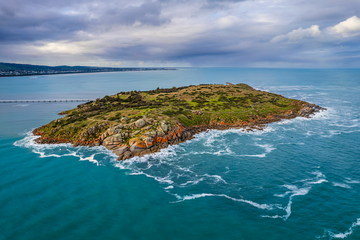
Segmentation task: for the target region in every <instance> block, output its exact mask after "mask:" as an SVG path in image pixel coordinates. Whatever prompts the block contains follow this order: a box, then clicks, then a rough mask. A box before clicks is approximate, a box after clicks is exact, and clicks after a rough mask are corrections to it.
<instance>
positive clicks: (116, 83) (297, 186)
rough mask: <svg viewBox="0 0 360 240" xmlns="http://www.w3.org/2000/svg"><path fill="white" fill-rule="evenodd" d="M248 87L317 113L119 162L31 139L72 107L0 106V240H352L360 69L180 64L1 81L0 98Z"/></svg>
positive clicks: (359, 149) (359, 205)
mask: <svg viewBox="0 0 360 240" xmlns="http://www.w3.org/2000/svg"><path fill="white" fill-rule="evenodd" d="M225 82H232V83H246V84H249V85H251V86H253V87H255V88H257V89H260V90H265V91H270V92H274V93H278V94H281V95H283V96H285V97H289V98H296V99H301V100H304V101H308V102H312V103H315V104H318V105H320V106H322V107H326V108H327V109H328V110H327V111H324V112H321V113H318V114H316V115H315V116H314V117H313V118H311V119H307V118H296V119H293V120H285V121H282V122H279V123H272V124H269V125H268V126H267V127H266V129H265V130H264V131H255V132H244V131H243V130H241V129H232V130H226V131H209V132H207V133H201V134H198V135H196V137H195V139H193V140H191V141H188V142H185V143H182V144H179V145H176V146H172V147H169V148H167V149H163V150H162V151H161V152H160V153H156V154H152V155H148V156H146V157H142V158H138V157H137V158H133V159H131V160H127V161H124V162H117V161H116V156H115V155H113V154H112V153H111V152H109V151H107V150H105V149H103V148H102V147H93V148H87V147H76V148H73V147H71V145H66V144H61V145H38V144H35V143H34V142H33V140H34V136H32V135H31V130H32V129H34V128H36V127H39V126H41V125H43V124H46V123H48V122H50V121H52V120H54V119H56V118H59V117H61V116H59V115H57V113H58V112H60V111H63V110H67V109H70V108H73V107H75V106H76V105H77V104H79V103H74V102H61V103H60V102H57V103H32V102H29V103H6V104H4V103H0V239H1V240H3V239H4V240H5V239H6V240H12V239H14V240H30V239H34V240H40V239H46V240H48V239H66V240H69V239H86V240H90V239H121V240H126V239H136V240H137V239H244V240H247V239H276V240H283V239H284V240H289V239H299V240H300V239H301V240H307V239H360V116H359V114H360V70H349V69H343V70H341V69H331V70H330V69H312V70H304V69H241V68H186V69H180V70H177V71H153V72H149V71H147V72H124V73H98V74H73V75H52V76H33V77H9V78H0V100H10V99H16V100H20V99H26V100H31V99H82V98H89V99H95V98H97V97H103V96H104V95H110V94H114V93H117V92H120V91H128V90H150V89H155V88H157V87H160V88H161V87H173V86H176V87H179V86H185V85H190V84H201V83H225Z"/></svg>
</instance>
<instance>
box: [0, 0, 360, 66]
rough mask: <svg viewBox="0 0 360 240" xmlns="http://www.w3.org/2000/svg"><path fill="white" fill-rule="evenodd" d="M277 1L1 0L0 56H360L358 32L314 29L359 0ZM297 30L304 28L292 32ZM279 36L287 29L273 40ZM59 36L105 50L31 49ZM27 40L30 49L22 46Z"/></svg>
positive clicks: (353, 8)
mask: <svg viewBox="0 0 360 240" xmlns="http://www.w3.org/2000/svg"><path fill="white" fill-rule="evenodd" d="M280 2H281V5H277V4H278V3H279V1H270V0H269V1H268V2H266V3H264V1H258V0H248V1H245V0H226V1H220V0H202V1H191V0H153V1H150V0H134V1H132V2H129V1H126V0H104V1H99V0H88V1H86V0H76V1H74V0H12V1H6V2H5V1H3V2H1V3H0V52H1V54H0V61H6V60H7V59H15V60H17V61H24V60H28V61H31V60H32V59H40V60H41V59H47V60H48V59H51V58H60V57H61V59H64V60H63V61H64V62H63V64H66V59H71V61H72V60H73V59H82V60H83V61H85V60H84V59H102V60H104V61H110V62H111V61H133V62H136V61H144V62H154V61H158V62H174V63H177V62H178V63H180V62H181V63H184V62H186V63H188V64H190V65H193V66H260V65H261V64H269V65H271V66H291V64H294V66H311V67H312V66H355V65H356V64H358V63H359V60H358V59H359V57H358V56H359V55H358V54H359V51H360V44H359V42H360V36H351V37H348V38H342V37H341V36H331V35H329V34H328V35H327V34H317V33H318V31H315V30H316V29H315V30H314V29H313V30H314V31H310V30H311V29H310V30H309V28H310V27H311V26H314V25H317V26H319V31H321V33H325V29H326V28H328V27H332V26H335V25H336V24H338V23H340V22H342V21H345V20H346V19H348V18H349V17H351V16H354V15H357V16H358V17H360V13H359V12H360V3H359V2H358V0H318V1H311V0H283V1H280ZM17 6H21V8H19V7H17ZM188 12H189V13H188ZM244 12H246V14H243V13H244ZM229 17H230V18H229ZM232 17H235V18H236V21H234V23H229V24H223V25H221V26H220V25H219V26H218V25H217V24H218V22H217V20H219V19H221V18H223V19H224V18H225V21H226V19H227V20H229V19H230V20H231V19H233V18H232ZM226 23H228V22H226ZM172 28H173V29H174V30H173V32H171V31H170V30H171V29H172ZM169 29H170V30H169ZM299 29H300V30H299ZM293 30H299V31H295V32H293V33H292V34H290V33H291V32H292V31H293ZM177 31H180V32H181V34H178V32H177ZM143 32H146V34H145V33H143ZM164 32H165V33H166V34H165V33H164ZM79 33H83V34H80V35H79ZM177 36H178V37H177ZM276 36H282V37H278V40H279V41H275V40H274V41H272V42H271V40H272V39H275V38H276ZM58 41H62V42H66V43H77V42H80V41H81V42H84V43H89V44H90V46H92V47H88V48H89V49H90V50H91V48H93V49H95V48H101V51H90V50H89V52H87V51H82V52H81V53H79V54H78V55H74V54H72V55H67V53H63V52H61V53H56V52H55V53H52V52H46V53H43V52H41V51H39V52H37V51H38V50H36V49H38V48H33V50H31V51H30V50H28V49H26V48H29V49H31V47H34V46H36V47H38V46H46V44H48V43H53V42H55V43H56V42H58ZM93 42H95V43H93ZM91 44H93V45H91ZM24 48H25V49H26V51H25V50H21V49H24ZM34 49H35V50H34ZM22 51H23V52H22ZM32 51H33V52H32ZM70 51H71V49H70ZM41 54H43V55H41ZM45 55H46V56H45ZM69 61H70V60H69Z"/></svg>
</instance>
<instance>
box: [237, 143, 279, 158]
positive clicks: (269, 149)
mask: <svg viewBox="0 0 360 240" xmlns="http://www.w3.org/2000/svg"><path fill="white" fill-rule="evenodd" d="M255 146H258V147H261V148H263V149H265V152H264V153H262V154H254V155H241V156H246V157H259V158H264V157H266V155H267V154H268V153H271V152H272V151H273V150H275V149H276V148H274V147H273V145H271V144H258V143H256V144H255Z"/></svg>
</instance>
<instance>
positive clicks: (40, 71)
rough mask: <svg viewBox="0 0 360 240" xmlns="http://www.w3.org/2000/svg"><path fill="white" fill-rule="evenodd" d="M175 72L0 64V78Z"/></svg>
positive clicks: (153, 69)
mask: <svg viewBox="0 0 360 240" xmlns="http://www.w3.org/2000/svg"><path fill="white" fill-rule="evenodd" d="M160 70H177V69H175V68H106V67H83V66H73V67H72V66H57V67H51V66H42V65H30V64H16V63H0V77H23V76H39V75H55V74H76V73H101V72H133V71H160Z"/></svg>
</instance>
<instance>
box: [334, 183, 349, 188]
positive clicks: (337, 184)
mask: <svg viewBox="0 0 360 240" xmlns="http://www.w3.org/2000/svg"><path fill="white" fill-rule="evenodd" d="M332 184H333V185H334V186H335V187H341V188H348V189H350V188H351V187H350V186H349V185H347V184H345V183H337V182H333V183H332Z"/></svg>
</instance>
